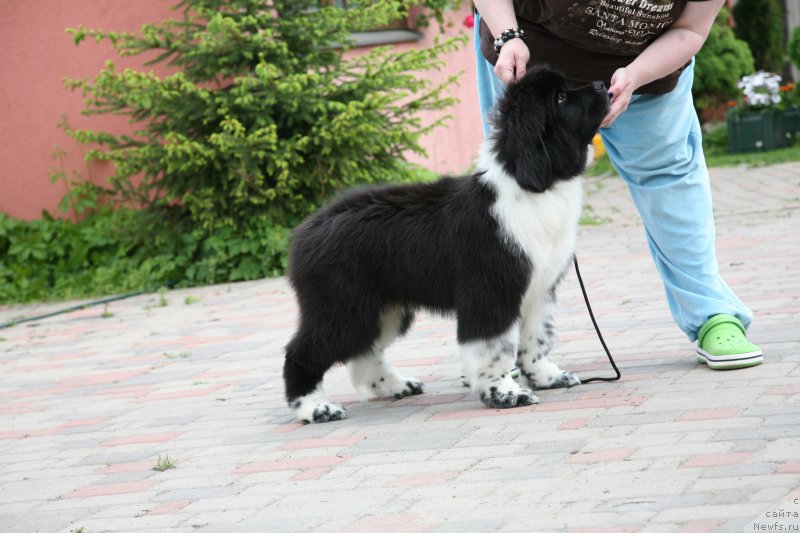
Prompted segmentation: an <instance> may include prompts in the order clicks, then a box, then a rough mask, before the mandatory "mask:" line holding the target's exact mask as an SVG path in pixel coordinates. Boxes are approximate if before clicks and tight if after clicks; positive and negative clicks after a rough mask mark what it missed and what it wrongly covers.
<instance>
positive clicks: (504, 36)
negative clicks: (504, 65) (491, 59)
mask: <svg viewBox="0 0 800 533" xmlns="http://www.w3.org/2000/svg"><path fill="white" fill-rule="evenodd" d="M511 39H522V42H525V43H527V42H528V36H527V35H525V30H523V29H522V28H509V29H507V30H505V31H504V32H503V33H501V34H500V36H499V37H497V38H496V39H495V40H494V51H495V52H497V53H498V54H499V53H500V48H502V47H503V45H504V44H506V43H507V42H508V41H510V40H511Z"/></svg>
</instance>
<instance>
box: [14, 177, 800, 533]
mask: <svg viewBox="0 0 800 533" xmlns="http://www.w3.org/2000/svg"><path fill="white" fill-rule="evenodd" d="M711 173H712V181H713V190H714V195H715V213H716V219H717V233H718V245H719V246H718V252H719V259H720V263H721V267H722V270H723V272H724V274H725V276H726V279H727V281H728V282H729V283H730V284H731V285H732V286H733V287H734V288H735V290H736V291H737V292H738V293H739V295H740V296H741V297H742V299H743V300H745V301H746V302H747V303H748V304H749V305H750V306H751V307H752V308H753V309H754V311H755V312H756V315H757V318H756V320H755V321H754V323H753V326H752V328H751V330H750V337H751V338H752V339H753V340H754V341H755V342H757V343H759V344H760V345H761V346H762V347H763V349H764V352H765V354H766V362H765V364H763V365H761V366H759V367H755V368H751V369H745V370H735V371H728V372H714V371H711V370H709V369H707V368H705V367H704V366H701V365H698V364H697V363H696V362H695V358H694V357H693V355H692V354H693V345H692V344H691V343H689V342H688V340H687V339H686V338H685V337H684V336H683V335H682V334H681V332H680V331H679V330H678V329H677V328H676V327H675V326H674V325H673V323H672V321H671V319H670V318H669V314H668V311H667V307H666V303H665V301H664V297H663V292H662V287H661V285H660V282H659V280H658V278H657V276H656V273H655V270H654V267H653V266H652V264H651V262H650V259H649V256H648V253H647V250H646V245H645V241H644V237H643V229H642V227H641V224H640V222H639V221H638V218H637V216H636V215H635V214H634V211H633V208H632V205H631V202H630V199H629V197H628V196H627V193H626V191H625V190H624V189H623V187H622V186H621V184H620V182H619V180H618V178H612V177H605V178H598V179H591V180H587V182H586V191H587V194H586V203H587V205H588V206H589V207H588V208H587V213H588V214H590V215H591V217H592V218H593V219H594V220H595V221H596V222H600V223H599V224H596V225H584V226H582V227H581V230H580V237H579V249H578V256H579V259H580V265H581V270H582V273H583V275H584V279H585V281H586V283H587V288H588V291H589V294H590V297H591V301H592V303H593V306H594V309H595V312H596V313H597V316H598V320H599V322H600V325H601V327H602V329H603V332H604V334H605V337H606V340H607V342H608V344H609V346H610V348H611V349H612V351H613V352H614V355H615V356H616V359H617V361H618V363H619V365H620V367H621V369H622V372H623V378H622V380H621V381H620V382H618V383H613V384H592V385H582V386H578V387H575V388H573V389H570V390H555V391H542V392H541V393H540V398H541V403H540V404H539V405H536V406H531V407H524V408H519V409H511V410H492V409H485V408H483V407H481V406H480V404H479V402H478V400H477V399H476V398H475V397H474V396H473V395H472V394H471V393H470V392H469V391H468V390H467V389H466V388H464V387H463V386H462V385H461V380H460V378H459V374H460V363H459V360H458V355H457V346H456V342H455V329H454V323H453V321H452V320H450V319H448V318H442V317H439V316H423V317H421V318H420V319H419V320H418V322H417V324H416V325H415V327H414V328H413V329H412V331H411V332H410V333H409V335H408V336H407V337H405V338H404V339H402V340H401V341H399V342H398V343H396V344H395V345H393V346H392V347H391V348H390V349H389V359H390V360H391V361H393V362H394V363H396V364H397V366H398V367H400V369H401V370H402V371H403V372H405V373H408V374H411V375H414V376H416V377H418V378H420V379H422V380H423V381H424V382H425V383H426V391H425V394H424V395H422V396H415V397H412V398H406V399H402V400H393V399H381V400H371V401H361V400H359V399H358V398H357V397H356V396H355V395H354V393H353V391H352V389H351V387H350V384H349V382H348V379H347V376H346V373H345V371H344V369H342V368H338V369H335V370H334V371H332V372H331V373H330V374H329V376H328V378H327V379H326V388H327V390H328V392H330V393H332V396H333V397H334V398H335V399H337V400H339V401H342V402H344V404H345V405H346V407H347V410H348V418H347V419H346V420H343V421H339V422H334V423H328V424H321V425H305V426H304V425H301V424H298V423H296V422H294V421H293V419H292V416H291V414H290V412H289V410H288V409H287V407H286V406H285V405H284V400H283V397H282V394H283V391H282V383H281V368H282V348H283V346H284V345H285V344H286V342H287V341H288V339H289V337H290V335H291V334H292V331H293V328H294V326H295V322H296V318H297V308H296V306H295V303H294V299H293V296H292V293H291V291H290V289H289V287H288V286H287V283H286V281H285V280H284V279H271V280H264V281H258V282H249V283H237V284H227V285H218V286H211V287H204V288H195V289H186V290H175V291H171V292H169V293H168V294H167V295H166V298H167V300H168V301H167V302H164V303H166V305H161V304H162V302H161V301H160V300H161V298H160V297H159V296H158V295H152V294H151V295H143V296H138V297H134V298H129V299H126V300H122V301H118V302H114V303H111V304H110V305H108V306H107V307H103V306H95V307H89V308H86V309H83V310H81V311H77V312H72V313H69V314H61V315H58V316H54V317H52V318H48V319H44V320H40V321H35V322H27V323H19V324H17V325H15V326H13V327H11V328H8V329H2V330H0V531H2V532H35V531H43V532H50V531H63V532H68V531H81V532H86V533H90V532H92V533H93V532H101V531H148V532H153V531H169V532H180V531H195V530H199V531H255V532H262V531H263V532H281V531H286V532H292V531H321V532H339V531H342V532H344V531H348V532H362V531H408V532H436V533H444V532H458V533H462V532H464V531H478V532H481V531H555V530H566V531H614V532H618V531H622V532H629V531H643V532H653V533H656V532H658V533H662V532H663V533H667V532H705V531H725V532H727V531H759V530H766V529H759V528H760V527H762V526H763V527H765V528H766V527H768V526H773V527H774V526H776V525H781V526H783V527H784V529H783V530H784V531H790V530H794V531H798V530H800V525H797V524H798V523H800V518H796V517H797V516H800V380H799V379H798V378H800V365H798V357H797V355H798V349H799V348H800V300H799V295H800V255H799V254H798V249H800V232H799V231H798V221H799V220H800V163H793V164H783V165H776V166H770V167H764V168H756V169H744V168H724V169H712V171H711ZM559 298H560V310H559V315H558V317H557V322H558V324H559V342H558V343H557V345H556V347H555V349H554V352H553V359H554V360H556V361H558V362H559V363H561V364H562V366H564V367H566V368H569V369H572V370H576V371H578V372H579V373H580V374H581V375H582V376H583V377H588V376H590V375H595V374H601V375H610V374H611V371H610V369H609V368H608V363H607V361H606V359H605V355H604V354H603V352H602V349H601V347H600V345H599V343H598V341H597V339H596V337H595V334H594V331H593V330H592V326H591V323H590V321H589V318H588V316H587V314H586V311H585V308H584V305H583V302H582V300H581V298H580V294H579V291H578V287H577V283H576V278H575V277H574V273H570V275H569V276H568V277H567V278H566V279H565V280H564V282H563V284H562V288H561V291H560V294H559ZM64 307H66V304H63V303H62V304H48V305H33V306H24V307H4V308H0V322H6V321H8V320H10V319H18V318H19V317H22V316H35V315H37V314H42V313H45V312H48V311H51V310H54V309H61V308H64ZM167 455H168V456H169V458H170V459H172V460H173V461H174V464H175V468H173V469H169V470H165V471H156V470H154V469H153V467H154V466H155V464H156V462H157V460H158V459H159V457H160V458H162V459H163V458H164V457H165V456H167ZM793 513H794V514H793ZM793 524H795V525H793ZM792 527H794V528H795V529H790V528H792ZM772 530H777V527H775V529H772Z"/></svg>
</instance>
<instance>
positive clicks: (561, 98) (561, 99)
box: [556, 93, 567, 104]
mask: <svg viewBox="0 0 800 533" xmlns="http://www.w3.org/2000/svg"><path fill="white" fill-rule="evenodd" d="M566 101H567V93H558V96H556V103H558V104H563V103H564V102H566Z"/></svg>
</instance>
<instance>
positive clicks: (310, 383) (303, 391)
mask: <svg viewBox="0 0 800 533" xmlns="http://www.w3.org/2000/svg"><path fill="white" fill-rule="evenodd" d="M310 349H311V344H310V343H309V342H308V340H307V338H306V337H305V336H304V335H303V334H302V332H298V334H297V335H296V336H295V338H294V339H292V341H291V342H290V343H289V346H287V348H286V361H285V363H284V366H283V381H284V384H285V386H286V401H287V402H288V403H289V407H290V408H291V409H292V411H294V414H295V416H296V417H297V419H298V420H300V421H301V422H329V421H333V420H341V419H343V418H344V417H345V416H346V411H345V409H344V407H342V406H341V405H339V404H338V403H336V402H332V401H330V400H328V397H327V396H326V395H325V391H324V390H323V389H322V378H323V376H324V375H325V372H326V371H327V370H328V368H329V367H330V365H328V366H324V367H318V368H316V369H315V370H313V371H311V370H309V368H311V366H310V365H308V361H309V359H310V357H309V351H310Z"/></svg>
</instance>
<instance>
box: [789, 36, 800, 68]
mask: <svg viewBox="0 0 800 533" xmlns="http://www.w3.org/2000/svg"><path fill="white" fill-rule="evenodd" d="M786 52H787V54H788V55H789V59H790V60H791V61H792V63H793V64H794V66H795V67H797V68H800V26H797V27H796V28H795V29H794V30H792V37H791V38H790V39H789V45H788V46H787V47H786Z"/></svg>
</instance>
